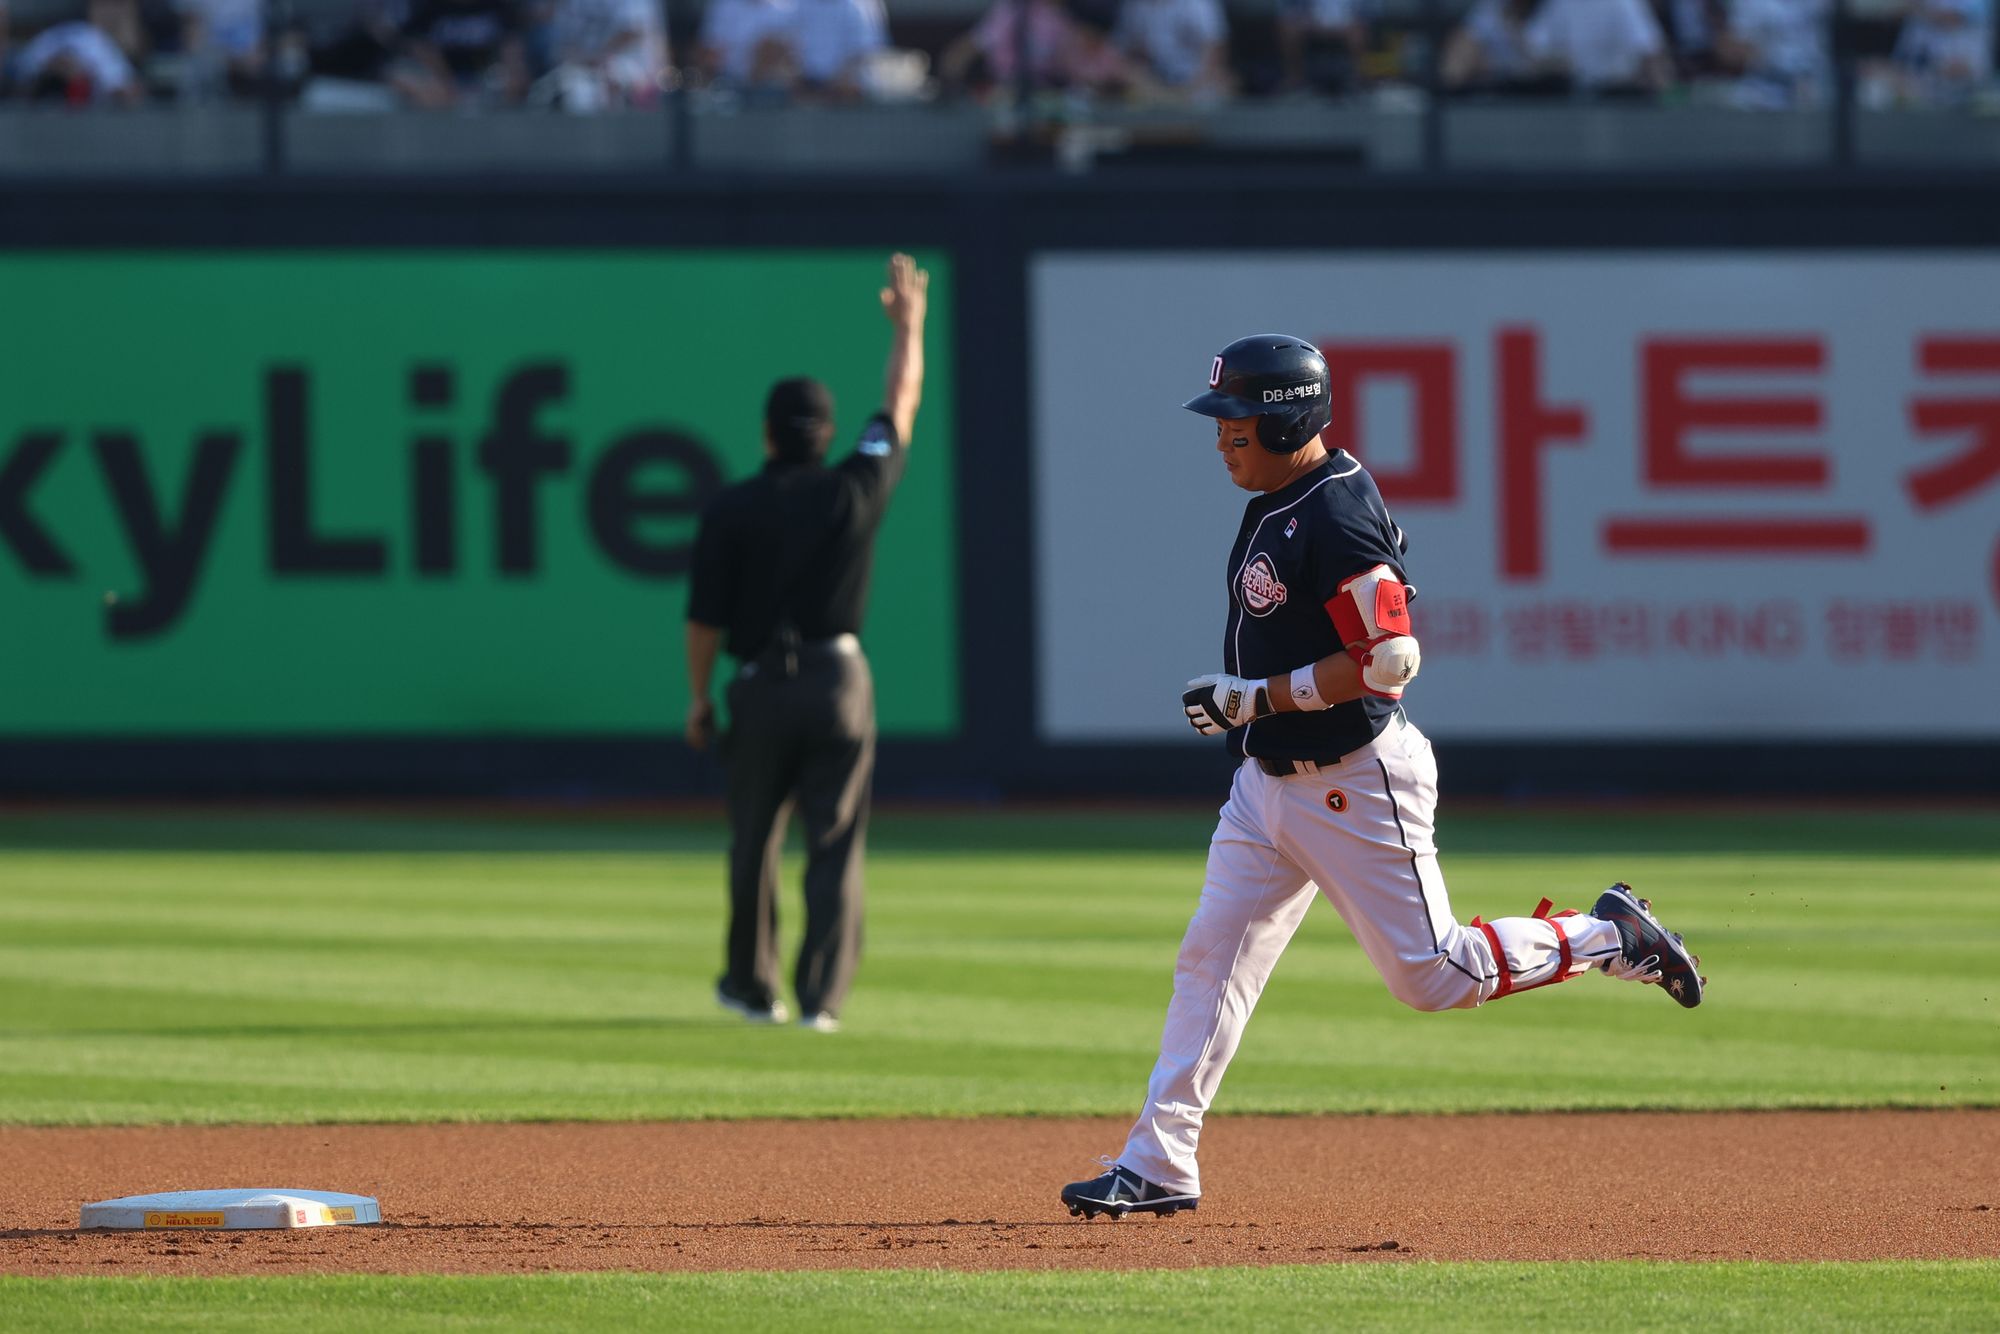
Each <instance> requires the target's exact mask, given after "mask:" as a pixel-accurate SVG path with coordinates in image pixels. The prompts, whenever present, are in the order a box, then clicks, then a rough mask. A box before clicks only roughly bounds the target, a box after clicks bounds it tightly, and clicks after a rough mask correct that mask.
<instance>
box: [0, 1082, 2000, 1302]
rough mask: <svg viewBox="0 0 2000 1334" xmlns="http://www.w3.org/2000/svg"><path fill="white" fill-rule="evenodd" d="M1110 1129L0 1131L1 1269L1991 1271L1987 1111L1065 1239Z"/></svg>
mask: <svg viewBox="0 0 2000 1334" xmlns="http://www.w3.org/2000/svg"><path fill="white" fill-rule="evenodd" d="M1123 1128H1124V1127H1123V1124H1122V1123H1119V1122H1113V1121H1107V1120H1058V1119H1047V1120H1041V1119H1034V1120H1001V1121H994V1120H984V1121H980V1120H965V1121H776V1122H773V1121H761V1122H749V1121H739V1122H718V1123H694V1124H637V1125H631V1124H568V1125H432V1126H380V1125H377V1126H289V1127H283V1126H250V1127H241V1126H238V1127H231V1126H221V1127H170V1126H165V1127H137V1128H114V1129H71V1128H22V1127H13V1128H0V1180H4V1181H5V1182H6V1183H7V1188H6V1191H5V1195H4V1199H5V1213H4V1215H0V1273H8V1274H38V1275H59V1274H116V1273H175V1274H284V1273H309V1272H317V1273H329V1272H365V1273H497V1272H519V1271H535V1270H599V1269H620V1270H711V1269H803V1268H872V1267H884V1266H919V1267H925V1268H933V1267H944V1268H954V1269H989V1268H1132V1267H1148V1268H1152V1267H1179V1266H1191V1265H1214V1264H1281V1263H1318V1262H1329V1261H1350V1260H1361V1259H1370V1260H1399V1259H1410V1258H1416V1259H1436V1260H1464V1259H1495V1260H1499V1259H1506V1260H1565V1259H1625V1258H1655V1259H1682V1260H1733V1259H1767V1260H1808V1259H1875V1258H1920V1257H1939V1258H1960V1257H1974V1256H2000V1111H1991V1110H1958V1111H1935V1112H1893V1111H1870V1112H1768V1113H1706V1114H1576V1115H1560V1116H1452V1117H1401V1116H1399V1117H1296V1118H1259V1117H1218V1118H1216V1120H1215V1121H1214V1122H1213V1123H1212V1124H1211V1126H1210V1130H1209V1134H1208V1136H1207V1139H1206V1141H1205V1145H1204V1171H1205V1173H1206V1177H1205V1180H1204V1183H1203V1186H1204V1190H1205V1192H1206V1194H1205V1197H1204V1199H1203V1201H1202V1206H1201V1209H1200V1211H1199V1212H1198V1213H1195V1214H1184V1215H1181V1216H1179V1217H1176V1218H1172V1219H1152V1218H1130V1219H1126V1220H1124V1221H1123V1222H1112V1221H1108V1220H1102V1219H1100V1220H1098V1221H1095V1222H1091V1223H1084V1222H1081V1221H1077V1220H1073V1219H1071V1218H1070V1217H1068V1215H1067V1214H1065V1213H1064V1212H1063V1210H1062V1209H1061V1208H1060V1206H1059V1205H1058V1204H1057V1203H1056V1198H1055V1197H1056V1191H1057V1189H1058V1187H1060V1185H1061V1184H1062V1183H1063V1182H1064V1181H1066V1180H1072V1179H1076V1178H1080V1177H1083V1176H1086V1175H1091V1174H1093V1167H1092V1159H1093V1155H1094V1154H1096V1153H1099V1152H1104V1151H1109V1150H1112V1149H1114V1148H1115V1147H1116V1146H1117V1144H1118V1143H1119V1141H1120V1137H1121V1135H1122V1132H1123ZM206 1186H299V1187H319V1188H326V1189H335V1190H351V1191H359V1192H363V1193H366V1194H371V1195H375V1196H378V1197H379V1198H380V1200H381V1202H382V1211H383V1217H384V1219H385V1222H384V1223H383V1225H382V1226H380V1227H373V1228H322V1229H315V1230H311V1231H302V1232H294V1233H276V1232H270V1233H242V1232H237V1233H217V1232H196V1231H176V1232H166V1233H162V1232H152V1233H122V1234H102V1233H79V1232H78V1231H76V1221H77V1210H78V1208H79V1207H80V1206H81V1205H82V1204H83V1203H84V1202H85V1201H88V1200H93V1199H101V1198H106V1197H109V1196H115V1195H124V1194H132V1193H137V1192H142V1191H155V1190H172V1189H187V1188H195V1187H206Z"/></svg>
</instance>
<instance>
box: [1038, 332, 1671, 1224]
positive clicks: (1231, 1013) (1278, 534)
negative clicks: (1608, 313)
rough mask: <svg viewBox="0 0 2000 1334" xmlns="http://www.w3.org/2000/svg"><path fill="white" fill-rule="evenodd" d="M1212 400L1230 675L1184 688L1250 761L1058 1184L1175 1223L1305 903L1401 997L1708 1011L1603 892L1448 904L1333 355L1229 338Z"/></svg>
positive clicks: (1399, 568) (1375, 533) (1395, 615)
mask: <svg viewBox="0 0 2000 1334" xmlns="http://www.w3.org/2000/svg"><path fill="white" fill-rule="evenodd" d="M1208 386H1209V387H1208V392H1207V393H1205V394H1202V395H1199V396H1198V397H1196V398H1194V399H1191V400H1190V401H1189V402H1188V403H1187V404H1186V405H1185V406H1186V407H1187V408H1188V409H1190V410H1191V411H1194V412H1197V413H1200V414H1202V415H1203V416H1207V417H1213V418H1215V441H1216V449H1217V450H1218V452H1220V454H1221V456H1222V462H1223V466H1224V467H1226V468H1227V469H1228V470H1229V476H1230V479H1231V480H1232V481H1234V482H1235V483H1236V485H1237V486H1239V487H1241V488H1242V489H1243V490H1245V491H1248V492H1250V493H1252V494H1251V498H1250V502H1249V504H1248V506H1247V507H1246V508H1245V510H1244V513H1243V523H1242V526H1241V528H1240V529H1239V530H1238V534H1237V538H1236V544H1235V548H1234V549H1233V550H1232V551H1231V552H1230V555H1229V566H1228V577H1229V602H1230V605H1229V617H1228V621H1227V624H1226V626H1225V628H1224V632H1223V639H1222V664H1223V669H1224V670H1223V671H1222V672H1221V673H1219V674H1213V675H1208V676H1200V677H1197V678H1195V679H1194V680H1192V681H1190V682H1188V688H1187V691H1186V693H1185V694H1184V695H1182V697H1181V705H1182V709H1183V710H1184V712H1185V713H1186V715H1187V718H1188V721H1189V722H1190V723H1191V724H1192V725H1193V726H1194V728H1195V730H1196V731H1197V732H1200V733H1202V734H1203V735H1205V736H1215V735H1220V734H1225V733H1226V734H1227V736H1228V739H1229V740H1228V744H1229V749H1230V752H1231V754H1233V755H1235V756H1236V757H1237V759H1238V760H1240V761H1241V764H1240V765H1239V766H1238V768H1237V770H1236V778H1235V781H1234V783H1233V785H1232V786H1231V789H1230V793H1229V801H1228V803H1227V804H1226V805H1225V806H1224V807H1223V808H1222V813H1221V818H1220V821H1219V823H1218V824H1217V825H1216V829H1215V836H1214V838H1213V840H1212V841H1211V842H1210V844H1209V851H1208V870H1207V876H1206V879H1205V881H1204V883H1203V885H1202V891H1201V900H1200V903H1199V904H1198V906H1197V907H1196V908H1195V912H1194V918H1193V920H1192V921H1190V922H1189V923H1188V929H1187V935H1186V938H1185V939H1184V940H1183V941H1182V942H1181V949H1180V958H1179V961H1178V962H1177V964H1176V966H1175V969H1174V995H1173V1000H1172V1001H1171V1002H1170V1003H1169V1004H1168V1006H1167V1020H1166V1026H1165V1029H1164V1031H1163V1032H1162V1033H1161V1036H1160V1056H1159V1060H1158V1062H1157V1064H1155V1065H1154V1067H1153V1075H1152V1080H1151V1083H1150V1084H1149V1086H1148V1087H1147V1090H1146V1103H1145V1108H1144V1110H1143V1111H1142V1112H1141V1113H1140V1115H1139V1119H1138V1121H1137V1123H1135V1124H1134V1125H1133V1127H1132V1130H1131V1134H1130V1135H1129V1136H1128V1137H1127V1139H1126V1141H1125V1147H1124V1149H1123V1150H1122V1151H1121V1152H1120V1153H1119V1155H1118V1156H1117V1158H1116V1159H1106V1160H1104V1161H1105V1162H1106V1164H1107V1166H1108V1168H1109V1170H1107V1171H1106V1172H1105V1173H1104V1174H1103V1175H1102V1176H1099V1177H1097V1178H1096V1179H1095V1180H1092V1181H1079V1182H1075V1183H1073V1184H1071V1185H1068V1186H1065V1187H1063V1190H1062V1201H1063V1203H1064V1204H1066V1205H1068V1206H1069V1209H1070V1212H1071V1213H1072V1214H1081V1215H1083V1216H1084V1217H1086V1218H1089V1217H1093V1216H1095V1215H1096V1214H1099V1213H1108V1214H1111V1215H1113V1216H1122V1215H1124V1214H1127V1213H1152V1214H1171V1213H1175V1212H1177V1211H1179V1210H1182V1209H1192V1208H1194V1207H1195V1206H1196V1203H1197V1202H1198V1201H1199V1199H1200V1197H1201V1178H1200V1174H1199V1170H1198V1168H1197V1166H1196V1163H1195V1148H1196V1142H1197V1140H1198V1139H1199V1138H1200V1135H1201V1125H1202V1117H1203V1116H1204V1114H1205V1113H1206V1112H1207V1110H1208V1108H1209V1105H1210V1104H1211V1103H1212V1102H1213V1101H1214V1099H1215V1094H1216V1090H1217V1088H1218V1087H1219V1086H1220V1085H1221V1082H1222V1074H1223V1071H1224V1070H1225V1069H1226V1068H1227V1067H1228V1065H1229V1058H1230V1057H1231V1056H1233V1055H1234V1054H1235V1052H1236V1047H1237V1044H1238V1042H1239V1041H1241V1039H1242V1036H1243V1029H1244V1026H1245V1025H1246V1024H1247V1023H1248V1022H1249V1019H1250V1012H1251V1011H1252V1010H1253V1009H1254V1008H1255V1007H1256V1004H1257V999H1258V997H1259V996H1260V995H1262V994H1263V991H1264V984H1265V982H1266V981H1267V980H1269V978H1270V976H1271V969H1272V968H1273V966H1275V965H1276V964H1277V962H1278V956H1279V955H1280V954H1282V953H1283V952H1284V949H1285V946H1286V944H1287V943H1288V942H1289V941H1290V940H1291V938H1292V933H1293V932H1294V931H1296V930H1297V929H1298V926H1299V923H1300V922H1301V921H1302V920H1303V919H1304V917H1305V913H1306V909H1307V908H1309V907H1311V906H1312V902H1313V899H1314V898H1315V897H1316V896H1320V895H1323V896H1325V898H1326V899H1327V900H1328V901H1329V902H1331V903H1332V904H1333V906H1334V909H1335V910H1336V911H1337V912H1339V914H1340V916H1341V919H1342V920H1343V921H1345V922H1346V923H1347V927H1348V929H1349V930H1350V931H1352V932H1353V933H1354V936H1355V939H1356V940H1357V941H1358V942H1359V943H1360V945H1361V948H1362V950H1363V951H1364V952H1365V953H1366V954H1367V956H1368V960H1369V962H1370V963H1372V964H1373V965H1374V966H1375V969H1376V971H1377V972H1379V973H1380V974H1381V975H1382V979H1383V981H1384V982H1386V983H1387V984H1388V986H1389V990H1390V991H1391V992H1392V993H1393V994H1394V995H1395V996H1396V998H1397V999H1398V1000H1401V1001H1403V1002H1404V1003H1405V1004H1407V1005H1410V1006H1412V1007H1413V1008H1415V1009H1419V1010H1447V1009H1453V1008H1457V1007H1462V1006H1474V1005H1480V1004H1483V1003H1484V1002H1486V1001H1489V1000H1496V999H1498V998H1500V997H1502V996H1508V995H1513V994H1515V993H1517V992H1522V991H1528V990H1531V989H1533V988H1535V987H1540V986H1546V985H1548V984H1550V983H1553V982H1562V981H1566V980H1568V979H1570V978H1572V977H1578V976H1581V975H1582V974H1583V973H1585V972H1588V971H1590V970H1591V969H1592V968H1593V967H1595V968H1597V969H1599V970H1601V971H1603V972H1605V973H1607V974H1609V975H1610V976H1612V977H1616V978H1621V979H1624V980H1627V981H1635V982H1652V983H1658V984H1659V985H1660V986H1661V987H1662V988H1663V989H1665V990H1666V991H1667V993H1668V994H1669V995H1671V996H1672V997H1673V998H1674V999H1675V1000H1677V1001H1679V1002H1680V1003H1681V1004H1682V1005H1684V1006H1688V1007H1690V1008H1691V1007H1693V1006H1695V1005H1699V1004H1700V1003H1701V994H1702V987H1703V984H1704V979H1703V978H1702V977H1701V975H1700V973H1699V972H1698V971H1697V968H1698V965H1699V963H1700V960H1699V959H1697V958H1696V957H1695V956H1694V955H1692V954H1690V953H1689V952H1688V950H1687V948H1686V946H1685V945H1683V944H1682V942H1681V938H1680V937H1679V936H1677V935H1675V934H1673V933H1672V932H1670V931H1668V930H1667V929H1666V928H1665V927H1663V926H1661V925H1660V922H1659V920H1658V919H1657V918H1655V917H1654V916H1653V914H1652V911H1651V905H1650V904H1649V903H1647V902H1646V900H1644V899H1641V898H1638V897H1636V896H1635V895H1634V894H1633V893H1632V891H1631V889H1630V888H1629V887H1628V886H1626V885H1624V884H1617V885H1613V886H1612V887H1611V888H1610V889H1608V890H1606V891H1605V892H1604V893H1603V894H1602V895H1601V896H1600V897H1599V898H1598V900H1597V903H1596V905H1595V906H1594V907H1593V908H1592V909H1591V911H1590V913H1589V914H1588V915H1585V914H1582V913H1577V912H1569V911H1565V912H1559V913H1551V912H1550V911H1549V909H1550V907H1551V906H1552V905H1551V904H1550V903H1549V902H1548V901H1547V900H1546V899H1545V900H1543V901H1542V904H1541V906H1540V907H1538V908H1537V909H1536V910H1535V912H1534V915H1533V916H1530V917H1502V918H1498V919H1496V920H1494V921H1491V922H1482V921H1480V919H1479V918H1477V917H1475V918H1473V919H1472V922H1471V924H1470V925H1460V924H1459V922H1458V920H1457V919H1456V918H1455V917H1454V916H1453V915H1452V910H1451V900H1450V898H1449V897H1448V896H1447V895H1446V893H1445V885H1444V876H1443V874H1442V872H1440V871H1439V869H1438V861H1437V846H1436V844H1435V843H1434V842H1433V840H1432V815H1433V813H1434V811H1435V808H1436V805H1437V764H1436V762H1435V760H1433V758H1432V756H1431V745H1430V742H1429V741H1428V740H1426V739H1425V738H1424V734H1423V733H1422V732H1420V731H1418V730H1417V728H1416V725H1415V724H1413V723H1411V722H1410V721H1409V718H1408V717H1407V715H1406V714H1405V713H1404V712H1403V706H1402V695H1403V691H1404V689H1405V687H1407V686H1408V685H1409V684H1410V682H1411V681H1412V680H1413V679H1414V678H1415V677H1416V675H1417V667H1418V664H1419V654H1418V647H1417V641H1416V638H1415V636H1414V634H1413V633H1412V631H1413V627H1412V624H1411V620H1410V611H1409V601H1410V599H1411V598H1412V597H1414V596H1415V590H1414V589H1413V588H1411V587H1410V586H1409V581H1408V579H1407V577H1406V572H1405V559H1404V558H1405V553H1406V551H1407V549H1408V545H1409V544H1408V542H1407V540H1406V539H1405V537H1404V534H1403V530H1402V529H1401V528H1399V527H1398V526H1397V525H1396V523H1395V521H1394V520H1393V519H1391V518H1390V516H1389V511H1388V508H1387V507H1386V506H1385V505H1384V504H1383V502H1382V495H1381V492H1379V491H1378V490H1376V487H1375V482H1374V479H1372V478H1371V477H1369V475H1368V472H1367V470H1366V469H1365V468H1363V467H1362V466H1361V464H1360V463H1358V462H1357V461H1356V460H1355V459H1354V458H1353V456H1351V455H1349V454H1348V453H1347V452H1346V451H1344V450H1335V451H1333V452H1331V453H1329V452H1328V451H1327V449H1326V446H1325V445H1324V443H1322V441H1321V440H1320V432H1321V431H1323V430H1325V429H1326V426H1327V424H1328V422H1329V421H1331V420H1332V398H1331V394H1330V390H1329V384H1328V379H1327V368H1326V362H1325V360H1324V359H1323V358H1322V357H1321V355H1320V353H1319V350H1318V349H1317V348H1315V347H1314V346H1313V345H1312V344H1311V343H1309V342H1306V341H1305V340H1304V339H1299V338H1291V337H1286V336H1283V335H1277V334H1261V335H1257V336H1254V337H1250V338H1243V339H1239V340H1237V341H1236V342H1234V343H1231V344H1230V345H1229V346H1228V347H1225V348H1223V349H1222V353H1221V355H1219V356H1217V357H1216V358H1215V359H1214V361H1213V362H1212V363H1211V364H1210V368H1209V377H1208Z"/></svg>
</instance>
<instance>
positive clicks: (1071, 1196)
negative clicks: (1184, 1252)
mask: <svg viewBox="0 0 2000 1334" xmlns="http://www.w3.org/2000/svg"><path fill="white" fill-rule="evenodd" d="M1200 1201H1201V1196H1199V1195H1177V1194H1175V1193H1174V1192H1173V1191H1170V1190H1168V1189H1167V1188H1166V1187H1165V1186H1156V1185H1154V1184H1153V1183H1152V1182H1150V1181H1148V1180H1146V1179H1145V1178H1144V1177H1142V1176H1140V1175H1139V1174H1138V1173H1137V1172H1134V1171H1131V1170H1130V1169H1128V1168H1124V1167H1120V1166H1118V1165H1117V1164H1116V1163H1114V1164H1112V1166H1111V1170H1110V1171H1109V1172H1106V1173H1105V1174H1104V1175H1103V1176H1101V1177H1098V1178H1097V1179H1096V1180H1095V1181H1072V1182H1071V1183H1070V1184H1069V1185H1067V1186H1064V1187H1063V1188H1062V1202H1063V1203H1064V1204H1066V1205H1068V1206H1069V1211H1070V1214H1071V1215H1072V1216H1073V1217H1077V1218H1084V1219H1091V1218H1095V1217H1097V1215H1099V1214H1110V1215H1111V1216H1112V1217H1113V1218H1123V1217H1124V1216H1125V1215H1126V1214H1157V1215H1160V1216H1161V1217H1165V1216H1166V1215H1168V1214H1177V1213H1179V1212H1180V1211H1181V1210H1183V1209H1193V1208H1195V1207H1196V1206H1197V1205H1198V1204H1199V1203H1200Z"/></svg>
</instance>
